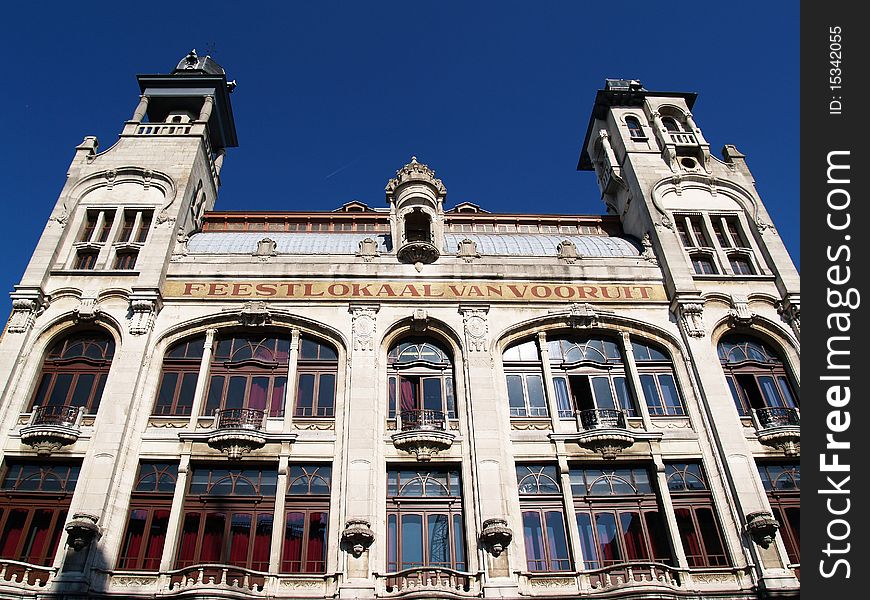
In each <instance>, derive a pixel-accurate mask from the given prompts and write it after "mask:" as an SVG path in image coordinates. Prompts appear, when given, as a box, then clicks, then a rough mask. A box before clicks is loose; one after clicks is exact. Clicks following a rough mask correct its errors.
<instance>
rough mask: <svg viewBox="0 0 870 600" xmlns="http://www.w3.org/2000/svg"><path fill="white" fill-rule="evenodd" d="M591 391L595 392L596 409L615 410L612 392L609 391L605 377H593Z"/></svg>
mask: <svg viewBox="0 0 870 600" xmlns="http://www.w3.org/2000/svg"><path fill="white" fill-rule="evenodd" d="M592 389H593V390H595V405H596V407H597V408H609V409H615V408H617V407H616V404H614V402H613V392H611V391H610V380H609V379H608V378H607V377H593V378H592Z"/></svg>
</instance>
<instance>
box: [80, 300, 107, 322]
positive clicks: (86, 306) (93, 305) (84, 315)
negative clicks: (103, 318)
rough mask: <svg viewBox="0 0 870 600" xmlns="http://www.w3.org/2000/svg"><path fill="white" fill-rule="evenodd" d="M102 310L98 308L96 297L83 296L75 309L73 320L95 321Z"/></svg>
mask: <svg viewBox="0 0 870 600" xmlns="http://www.w3.org/2000/svg"><path fill="white" fill-rule="evenodd" d="M101 312H102V311H101V310H100V309H99V308H97V299H96V298H81V299H80V301H79V305H78V306H77V307H76V308H74V309H73V320H75V322H76V323H78V322H80V321H93V320H94V319H96V318H97V315H98V314H100V313H101Z"/></svg>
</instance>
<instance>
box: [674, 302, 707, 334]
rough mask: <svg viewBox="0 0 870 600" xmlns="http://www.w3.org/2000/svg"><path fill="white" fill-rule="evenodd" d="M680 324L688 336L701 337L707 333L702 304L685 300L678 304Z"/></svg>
mask: <svg viewBox="0 0 870 600" xmlns="http://www.w3.org/2000/svg"><path fill="white" fill-rule="evenodd" d="M679 314H680V326H681V327H682V328H683V330H684V331H685V332H686V335H688V336H690V337H696V338H702V337H704V336H705V335H707V332H706V330H705V329H704V304H703V303H701V302H687V303H685V304H680V307H679Z"/></svg>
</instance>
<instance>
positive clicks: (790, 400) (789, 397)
mask: <svg viewBox="0 0 870 600" xmlns="http://www.w3.org/2000/svg"><path fill="white" fill-rule="evenodd" d="M776 380H777V382H778V383H779V389H780V391H781V392H782V397H783V398H785V405H786V406H787V407H789V408H795V407H797V405H798V403H797V402H796V401H795V397H794V394H792V393H791V386H790V385H789V384H788V379H786V378H785V377H783V376H779V377H777V378H776Z"/></svg>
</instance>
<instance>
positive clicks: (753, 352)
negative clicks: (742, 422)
mask: <svg viewBox="0 0 870 600" xmlns="http://www.w3.org/2000/svg"><path fill="white" fill-rule="evenodd" d="M718 351H719V360H720V361H721V363H722V369H723V370H724V371H725V379H726V380H727V381H728V387H729V388H730V389H731V395H732V397H733V398H734V404H735V405H736V406H737V412H738V413H739V414H740V415H741V416H749V415H750V414H751V412H752V410H756V411H760V412H759V413H758V416H759V419H762V420H763V419H766V418H768V417H770V418H785V417H787V416H788V415H789V414H791V413H792V412H795V409H796V408H797V407H798V396H797V394H796V393H795V388H794V387H793V386H792V384H791V381H790V378H789V377H788V374H787V373H786V370H785V365H784V364H783V361H782V359H781V358H780V357H779V355H778V354H777V353H776V351H774V350H773V348H771V347H770V346H768V345H767V344H765V343H764V342H762V341H761V340H759V339H757V338H752V337H748V336H745V335H728V336H726V337H723V338H722V340H721V341H720V342H719V347H718ZM762 424H765V423H764V422H762Z"/></svg>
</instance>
